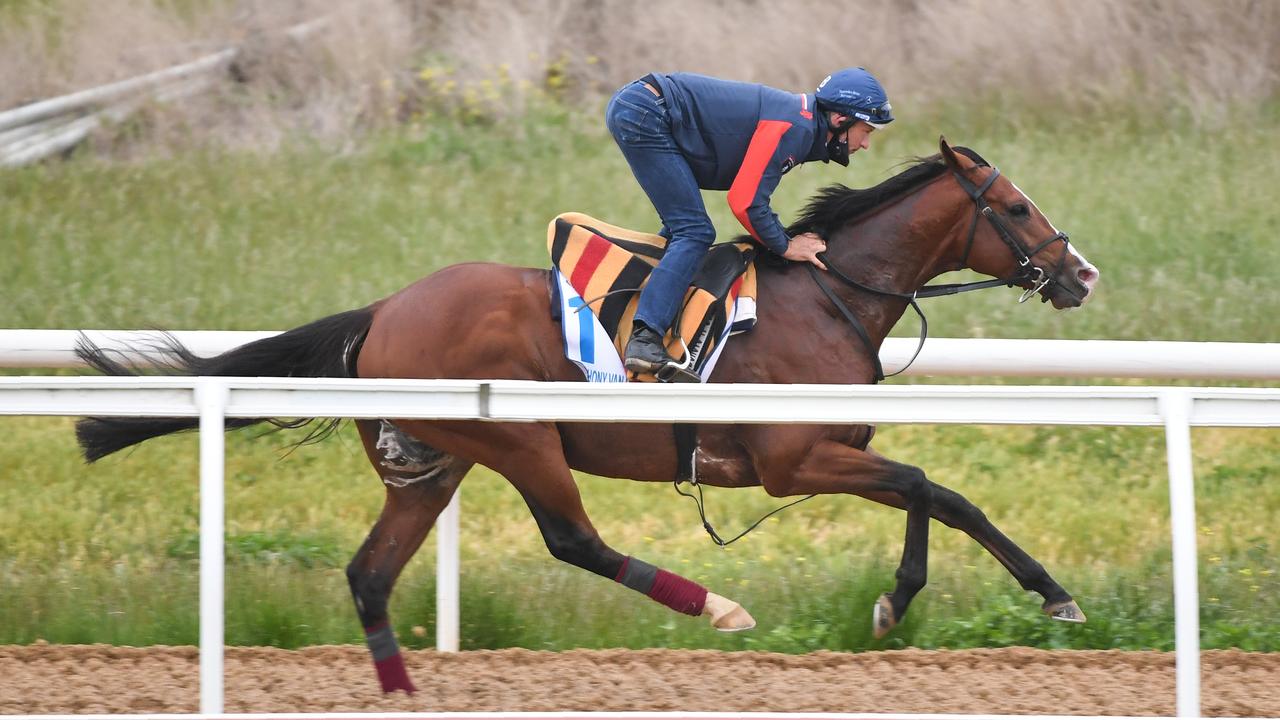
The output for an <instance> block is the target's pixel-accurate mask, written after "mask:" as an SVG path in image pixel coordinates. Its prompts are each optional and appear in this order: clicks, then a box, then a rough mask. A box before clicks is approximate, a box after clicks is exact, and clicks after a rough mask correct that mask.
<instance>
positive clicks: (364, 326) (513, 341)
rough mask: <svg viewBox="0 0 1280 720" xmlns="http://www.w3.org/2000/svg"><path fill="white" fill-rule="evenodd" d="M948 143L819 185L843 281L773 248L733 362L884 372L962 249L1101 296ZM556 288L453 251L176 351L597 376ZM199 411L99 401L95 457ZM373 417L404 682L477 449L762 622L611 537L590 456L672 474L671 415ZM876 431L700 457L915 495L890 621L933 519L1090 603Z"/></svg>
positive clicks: (871, 375) (1072, 616)
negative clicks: (849, 180)
mask: <svg viewBox="0 0 1280 720" xmlns="http://www.w3.org/2000/svg"><path fill="white" fill-rule="evenodd" d="M939 149H940V152H939V154H938V155H935V156H932V157H929V158H925V159H923V160H920V161H918V162H917V163H916V164H914V165H913V166H911V167H910V168H908V169H907V170H905V171H903V172H902V173H900V174H898V175H896V176H894V177H892V178H890V179H888V180H886V181H884V182H883V183H881V184H880V185H877V186H875V187H873V188H870V189H866V190H851V189H849V188H846V187H843V186H832V187H829V188H826V189H825V190H823V191H822V192H821V193H820V194H819V195H818V196H817V197H816V198H815V199H813V200H812V201H811V203H810V204H809V206H808V207H807V208H806V209H805V211H804V213H803V215H802V217H801V218H800V220H799V221H798V222H797V223H796V224H795V225H793V226H792V227H791V228H790V232H791V234H793V235H794V234H797V233H799V232H805V231H814V232H818V233H819V234H821V235H822V236H823V237H825V238H826V239H827V241H828V245H827V248H828V249H827V251H826V254H825V256H824V258H825V262H826V265H827V266H828V268H829V274H828V277H834V279H835V281H834V282H826V281H822V280H821V279H820V277H821V274H820V273H818V272H816V271H814V272H813V273H812V275H813V276H812V277H811V272H810V271H809V270H808V269H807V266H804V267H802V266H797V265H788V264H783V263H774V264H765V263H762V264H761V265H760V267H759V271H758V277H757V283H758V288H759V290H758V296H759V299H760V303H759V309H758V323H757V326H756V328H755V330H754V331H752V332H750V333H747V334H745V335H740V336H738V337H737V338H736V339H735V340H734V341H733V342H731V343H729V346H728V347H727V349H726V350H725V352H724V354H723V356H722V357H721V358H720V360H719V364H718V366H717V369H716V374H715V377H714V380H715V381H716V382H727V383H834V384H848V383H871V382H875V381H877V380H879V379H880V375H881V372H880V367H879V361H878V360H877V358H876V351H877V350H878V349H879V347H880V344H881V342H882V341H883V340H884V337H885V336H886V335H887V334H888V332H889V330H890V328H892V327H893V325H894V323H896V322H897V321H898V319H899V318H900V317H901V316H902V314H903V312H904V311H905V310H906V308H907V306H908V304H909V303H912V302H914V297H913V295H914V293H916V291H917V290H919V289H920V288H922V286H924V285H925V283H926V282H928V281H929V280H930V279H931V278H934V277H936V276H938V275H940V274H942V273H944V272H948V271H951V270H958V269H963V268H970V269H972V270H975V271H977V272H979V273H982V274H985V275H989V276H992V277H994V278H997V280H990V281H984V282H983V283H979V284H980V285H984V286H991V285H997V284H1007V285H1011V286H1012V285H1017V286H1021V287H1023V288H1024V290H1025V292H1024V294H1023V299H1024V300H1025V299H1027V298H1028V297H1030V296H1032V295H1033V294H1039V295H1040V296H1041V297H1042V299H1043V300H1044V301H1047V302H1051V303H1052V304H1053V306H1054V307H1055V308H1059V309H1062V308H1068V307H1076V306H1079V305H1081V304H1082V303H1084V301H1085V300H1086V299H1088V297H1089V295H1090V293H1091V292H1092V290H1093V287H1094V285H1095V283H1096V282H1097V280H1098V271H1097V269H1096V268H1095V267H1094V266H1093V265H1091V264H1089V262H1088V261H1086V260H1085V259H1084V257H1083V256H1082V255H1080V254H1079V253H1077V252H1076V251H1075V250H1074V249H1073V248H1072V247H1071V246H1070V244H1069V242H1068V240H1067V236H1066V235H1064V234H1063V233H1060V232H1058V231H1057V230H1056V229H1055V228H1054V227H1053V226H1052V224H1051V223H1050V222H1049V221H1048V220H1047V219H1046V218H1045V217H1044V215H1043V214H1041V212H1040V210H1039V209H1038V208H1037V207H1036V206H1035V204H1034V203H1032V202H1031V200H1030V199H1029V198H1027V196H1026V195H1024V194H1023V193H1022V191H1020V190H1019V189H1018V188H1017V187H1016V186H1015V185H1014V184H1013V183H1012V182H1010V181H1009V180H1008V179H1007V178H1005V177H1003V176H1001V175H1000V174H999V172H998V171H997V170H996V169H995V168H993V167H991V166H989V165H988V164H987V163H986V162H985V161H983V160H982V158H981V157H979V156H978V155H977V154H976V153H974V152H972V151H970V150H966V149H964V148H959V147H957V148H952V147H951V146H950V145H948V144H947V141H946V139H945V138H943V139H940V142H939ZM855 278H856V279H855ZM946 287H949V288H950V289H954V286H946ZM548 288H549V286H548V271H546V270H540V269H530V268H516V267H509V266H504V265H497V264H488V263H470V264H463V265H455V266H451V267H448V268H445V269H443V270H440V271H439V272H436V273H434V274H432V275H430V276H429V277H426V278H423V279H421V280H419V281H417V282H415V283H414V284H412V285H410V286H408V287H407V288H405V289H403V290H401V291H400V292H398V293H396V294H394V295H391V296H390V297H387V298H385V299H383V300H380V301H378V302H375V303H374V304H372V305H369V306H368V307H365V308H361V309H358V310H351V311H347V312H344V313H340V314H338V315H334V316H331V317H328V318H325V319H322V320H318V321H315V322H313V323H311V324H309V325H305V326H302V327H299V328H296V329H293V330H290V331H288V332H285V333H283V334H281V335H278V336H275V337H272V338H269V339H265V340H260V341H257V342H253V343H249V344H247V345H244V346H241V347H238V348H235V349H233V350H230V351H228V352H226V353H224V354H222V355H218V356H216V357H211V358H201V357H196V356H195V355H193V354H192V353H190V352H189V351H187V350H186V349H185V348H183V347H182V346H181V345H178V344H176V342H175V343H174V345H173V346H172V347H169V348H168V349H167V352H168V357H169V359H170V362H171V364H172V366H173V369H175V370H177V371H179V372H183V373H187V374H195V375H224V376H299V377H362V378H475V379H483V378H510V379H519V380H541V381H551V380H560V381H568V380H578V381H581V380H582V379H583V376H582V372H581V371H580V370H579V369H578V368H577V367H576V366H575V365H573V364H572V363H571V362H570V361H569V360H567V359H565V356H564V351H563V342H562V337H561V332H560V327H559V324H558V322H556V321H554V320H553V319H552V313H551V306H550V302H551V301H550V298H549V289H548ZM921 294H922V295H923V294H925V293H921ZM80 355H81V357H82V358H84V359H85V360H86V361H88V362H89V363H90V364H91V365H93V366H94V367H96V368H98V369H99V370H101V371H104V372H107V373H110V374H130V373H132V372H133V370H131V369H130V368H128V367H124V366H122V365H121V364H119V363H118V362H116V361H114V360H113V359H111V357H110V356H109V354H108V353H106V352H104V351H102V350H100V349H98V348H96V347H94V346H92V345H90V344H88V343H87V342H85V343H83V344H82V346H81V348H80ZM255 422H260V421H259V420H250V419H245V420H231V421H230V422H229V423H228V425H229V426H230V427H240V426H244V425H249V424H253V423H255ZM196 424H197V423H196V421H195V420H194V419H190V418H124V419H109V418H86V419H84V420H81V421H80V423H79V424H78V426H77V435H78V437H79V440H80V443H81V446H82V448H83V450H84V453H85V456H86V458H87V459H88V460H90V461H93V460H96V459H97V458H99V457H102V456H104V455H107V454H109V453H112V452H115V451H116V450H119V449H121V448H124V447H128V446H130V445H133V444H135V443H138V442H141V441H143V440H146V439H148V438H151V437H155V436H158V435H164V434H167V433H171V432H176V431H179V430H189V429H192V428H194V427H195V426H196ZM281 424H286V423H281ZM356 426H357V428H358V429H359V432H360V437H361V439H362V441H363V444H364V448H365V452H366V453H367V454H368V456H369V459H370V461H371V462H372V464H373V467H374V469H375V470H376V471H377V472H378V474H379V476H380V477H381V478H382V481H383V483H384V484H385V485H386V503H385V505H384V507H383V509H382V514H381V516H380V517H379V518H378V521H377V523H376V524H375V525H374V526H373V529H372V530H371V531H370V533H369V536H368V538H367V539H366V540H365V541H364V544H363V545H362V546H361V547H360V550H359V552H357V553H356V555H355V558H354V559H353V560H352V561H351V564H350V566H348V568H347V577H348V579H349V581H350V585H351V592H352V595H353V596H354V598H355V605H356V610H357V612H358V614H359V617H360V621H361V623H362V624H363V626H364V628H365V632H366V639H367V641H368V645H369V649H370V651H371V653H372V655H373V659H374V663H375V666H376V668H377V671H378V677H379V679H380V681H381V683H382V688H383V690H384V691H385V692H392V691H394V690H405V691H406V692H413V691H414V686H413V684H412V682H411V681H410V680H409V678H408V676H407V674H406V672H405V668H404V663H403V660H402V657H401V654H400V651H399V646H398V645H397V643H396V639H395V635H394V633H393V631H392V630H391V628H390V625H389V623H388V616H387V601H388V598H389V597H390V594H391V590H392V587H393V586H394V584H395V581H396V578H397V577H398V576H399V574H400V571H401V569H402V568H403V567H404V566H405V563H407V562H408V561H409V558H411V557H412V556H413V554H414V553H415V552H416V551H417V549H418V547H419V546H420V545H421V544H422V541H423V540H424V539H425V538H426V536H427V533H428V531H430V529H431V527H432V525H433V524H434V523H435V520H436V517H437V515H438V514H439V513H440V512H441V511H442V510H443V509H444V507H445V505H446V504H448V502H449V499H450V498H451V497H452V496H453V493H454V491H455V490H456V489H457V487H458V484H459V483H460V482H461V481H462V478H463V476H464V475H466V473H467V471H468V469H470V468H471V466H472V465H474V464H475V463H480V464H482V465H485V466H487V467H490V468H492V469H493V470H495V471H496V472H498V473H500V474H501V475H503V476H504V477H506V478H507V480H509V481H510V482H511V484H512V485H514V486H515V487H516V489H517V490H519V492H520V493H521V495H522V496H523V497H524V499H525V502H526V503H527V504H528V506H529V510H530V511H531V512H532V513H533V516H534V518H535V519H536V521H537V523H538V527H539V529H540V530H541V532H542V536H543V538H544V540H545V541H546V544H547V548H548V550H550V552H551V554H552V555H553V556H554V557H556V558H557V559H559V560H563V561H565V562H567V563H570V564H572V565H575V566H577V567H580V568H584V569H586V570H590V571H591V572H594V573H597V574H599V575H603V576H604V577H606V578H609V579H612V580H615V581H617V582H619V583H621V584H623V585H625V586H627V587H629V588H631V589H633V590H637V591H639V592H642V593H645V594H647V595H648V596H649V597H651V598H653V599H654V600H656V601H658V602H661V603H663V604H665V605H667V606H668V607H670V608H672V609H674V610H677V611H679V612H683V613H687V614H690V615H695V616H696V615H707V616H709V617H710V618H711V622H712V624H713V625H714V626H715V627H716V628H718V629H722V630H735V629H746V628H749V627H752V626H753V625H754V620H752V618H751V616H750V615H749V614H748V613H747V612H746V611H745V610H744V609H743V608H742V607H741V606H739V605H737V604H736V603H734V602H732V601H731V600H728V599H727V598H724V597H721V596H719V595H716V594H715V593H710V592H708V591H707V589H706V588H703V587H701V586H700V585H698V584H696V583H693V582H691V581H689V580H687V579H685V578H683V577H681V576H679V575H676V574H674V573H670V572H668V571H666V570H663V569H661V568H657V567H654V566H653V565H650V564H648V563H646V562H644V561H643V560H640V559H638V558H634V557H630V556H627V555H624V554H622V553H620V552H618V551H616V550H614V549H613V548H611V547H609V546H608V545H606V544H605V542H604V540H602V539H601V538H600V536H599V535H598V534H597V533H596V531H595V529H594V528H593V527H592V525H591V521H590V520H589V519H588V518H587V514H586V512H585V511H584V510H583V507H582V502H581V498H580V497H579V494H578V488H577V486H576V485H575V483H574V479H573V476H572V474H571V473H570V469H577V470H581V471H584V472H587V473H592V474H595V475H603V476H609V477H618V478H629V479H633V480H643V481H661V482H666V481H670V480H671V479H672V478H673V477H674V476H675V473H676V468H677V457H676V443H675V440H674V439H673V432H672V427H671V426H670V425H657V424H603V423H602V424H592V423H581V422H579V423H570V422H559V423H557V422H542V423H535V424H530V423H520V424H509V423H484V422H469V421H422V420H395V421H394V423H392V422H390V421H373V420H357V421H356ZM872 434H873V427H871V426H867V425H853V426H849V425H789V424H779V425H753V424H742V425H703V426H700V427H698V428H697V437H698V441H697V446H696V451H695V454H694V462H695V466H696V474H697V477H698V479H699V481H700V482H702V483H705V484H708V485H714V486H720V487H749V486H763V487H764V489H765V490H766V491H767V492H768V493H769V494H770V495H773V496H778V497H784V496H793V495H802V494H811V493H817V494H826V493H850V494H853V495H859V496H861V497H865V498H867V499H869V500H874V501H876V502H879V503H883V504H885V505H890V506H893V507H896V508H900V509H903V510H905V511H906V514H907V521H906V526H907V527H906V540H905V544H904V548H903V553H902V561H901V564H900V565H899V567H898V569H897V573H896V583H895V587H894V588H893V590H892V592H889V593H886V594H885V595H883V596H882V597H881V598H880V600H879V601H878V602H877V603H876V605H875V607H874V608H873V623H874V627H875V632H876V635H877V637H879V636H883V635H884V634H885V633H886V632H888V631H889V630H890V629H892V628H893V627H894V626H895V625H896V624H897V623H898V622H899V621H900V620H901V619H902V617H903V615H904V614H905V613H906V611H907V606H908V605H909V604H910V602H911V600H912V598H913V597H914V596H915V595H916V593H917V592H919V591H920V589H921V588H922V587H924V584H925V576H926V567H927V554H928V540H929V520H930V518H933V519H936V520H939V521H941V522H942V523H945V524H946V525H949V526H951V527H953V528H957V529H959V530H961V531H963V532H965V533H967V534H968V535H969V536H971V537H972V538H973V539H974V540H976V541H977V542H978V543H980V544H981V545H982V546H983V547H984V548H986V549H987V550H988V551H989V552H990V553H991V554H992V555H993V556H994V557H995V558H996V559H997V560H999V561H1000V563H1001V564H1003V565H1004V566H1005V568H1006V569H1008V571H1009V572H1010V573H1011V574H1012V575H1013V577H1014V578H1015V579H1017V581H1018V582H1019V583H1020V584H1021V585H1022V587H1023V588H1025V589H1027V590H1034V591H1035V592H1037V593H1039V594H1040V595H1041V596H1043V598H1044V604H1043V606H1042V608H1043V610H1044V612H1046V613H1047V614H1049V615H1050V616H1051V617H1053V618H1055V619H1059V620H1066V621H1070V622H1084V620H1085V617H1084V614H1083V613H1082V612H1081V611H1080V608H1079V607H1078V606H1077V605H1076V603H1075V602H1074V600H1073V599H1072V597H1071V595H1070V594H1069V593H1067V591H1066V590H1064V589H1063V588H1062V587H1061V586H1060V585H1058V583H1057V582H1055V581H1054V580H1053V578H1051V577H1050V576H1049V573H1048V572H1046V571H1045V569H1044V568H1043V567H1042V566H1041V565H1040V563H1038V562H1036V561H1035V560H1034V559H1033V558H1031V556H1029V555H1028V554H1027V553H1026V552H1024V551H1023V550H1022V549H1021V548H1019V547H1018V546H1017V545H1015V544H1014V543H1013V541H1011V540H1010V539H1009V538H1007V537H1005V535H1004V534H1002V533H1001V532H1000V531H999V530H998V529H996V527H995V526H994V525H993V524H992V523H991V522H990V521H989V520H988V519H987V518H986V516H985V515H984V514H983V513H982V512H981V511H980V510H978V508H976V507H975V506H974V505H973V504H971V503H970V502H969V501H968V500H966V499H965V498H964V497H962V496H960V495H959V494H958V493H956V492H953V491H952V490H949V489H947V488H945V487H942V486H941V485H938V484H936V483H933V482H931V481H930V480H929V479H928V478H927V477H926V476H925V473H924V471H923V470H921V469H920V468H916V467H912V466H910V465H905V464H902V463H898V462H894V461H893V460H889V459H887V458H885V457H883V456H881V455H878V454H876V453H875V452H873V451H872V450H871V449H870V448H869V447H868V443H869V442H870V440H871V437H872Z"/></svg>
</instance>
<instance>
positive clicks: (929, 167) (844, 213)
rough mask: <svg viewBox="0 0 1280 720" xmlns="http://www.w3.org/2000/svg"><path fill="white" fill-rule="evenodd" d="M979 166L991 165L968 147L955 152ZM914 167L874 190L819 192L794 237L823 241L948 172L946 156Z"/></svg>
mask: <svg viewBox="0 0 1280 720" xmlns="http://www.w3.org/2000/svg"><path fill="white" fill-rule="evenodd" d="M952 149H953V150H955V151H956V152H957V153H960V154H961V155H964V156H965V157H967V158H969V159H970V160H972V161H974V162H975V163H977V164H978V165H979V166H982V167H987V166H988V163H987V161H986V160H983V159H982V156H980V155H978V153H976V152H974V151H972V150H970V149H969V148H966V147H960V146H956V147H954V148H952ZM909 162H913V164H912V165H911V167H909V168H907V169H906V170H903V171H902V172H900V173H898V174H897V175H894V176H893V177H891V178H889V179H888V180H885V181H884V182H882V183H880V184H879V185H876V186H874V187H870V188H865V189H854V188H850V187H847V186H845V185H840V184H836V185H828V186H826V187H824V188H822V189H821V190H819V191H818V194H817V195H814V196H813V197H812V198H810V200H809V204H808V205H805V207H804V210H802V211H800V217H799V218H798V219H796V221H795V222H794V223H792V224H791V226H790V227H788V228H787V234H788V235H791V236H792V237H794V236H796V235H799V234H801V233H806V232H815V233H818V234H819V235H822V236H823V237H826V236H827V235H828V234H829V233H831V232H832V231H834V230H835V229H836V228H839V227H841V226H843V225H846V224H848V223H849V222H851V221H853V220H855V219H857V218H858V217H860V216H862V215H865V214H866V213H868V212H870V211H872V210H874V209H875V208H878V207H880V206H881V205H884V204H885V203H889V202H892V201H894V200H897V199H898V198H900V197H902V196H903V195H906V194H907V193H910V192H912V191H914V190H916V189H918V188H920V187H921V186H923V185H925V184H926V183H928V182H929V181H931V180H933V179H934V178H936V177H938V176H939V175H941V174H942V173H944V172H946V171H947V164H946V163H945V162H943V160H942V155H940V154H935V155H930V156H929V157H924V158H913V159H912V161H909Z"/></svg>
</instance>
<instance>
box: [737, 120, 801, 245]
mask: <svg viewBox="0 0 1280 720" xmlns="http://www.w3.org/2000/svg"><path fill="white" fill-rule="evenodd" d="M790 128H791V123H789V122H787V121H786V120H761V121H760V124H758V125H756V132H755V134H754V135H752V136H751V144H750V145H748V146H747V155H746V157H745V158H743V159H742V167H740V168H738V175H737V176H736V177H734V179H733V185H732V186H730V187H729V209H730V210H732V211H733V216H734V217H736V218H738V222H740V223H742V227H744V228H746V229H747V232H749V233H751V237H753V238H755V239H756V242H761V243H762V242H764V241H763V240H761V239H760V233H759V232H757V231H756V229H755V228H754V227H752V226H751V218H750V217H749V216H748V215H747V211H748V210H749V209H750V208H751V205H752V203H754V202H755V199H756V190H757V189H758V188H759V187H760V178H761V177H762V176H763V175H764V171H765V169H766V168H768V167H769V161H770V160H772V159H773V153H774V151H775V150H777V149H778V142H779V141H781V140H782V136H783V134H785V133H786V132H787V130H789V129H790Z"/></svg>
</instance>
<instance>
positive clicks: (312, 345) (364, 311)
mask: <svg viewBox="0 0 1280 720" xmlns="http://www.w3.org/2000/svg"><path fill="white" fill-rule="evenodd" d="M372 323H373V306H370V307H366V308H361V309H359V310H349V311H347V312H344V313H338V314H337V315H331V316H329V317H327V318H323V319H320V320H317V321H315V322H313V323H310V324H308V325H303V326H302V327H298V328H294V329H293V330H290V331H288V332H285V333H282V334H280V335H276V336H275V337H270V338H266V339H264V340H257V341H255V342H251V343H248V344H246V345H241V346H240V347H237V348H234V349H232V350H228V351H227V352H225V353H222V354H221V355H217V356H214V357H208V358H203V357H199V356H197V355H195V354H193V353H192V352H191V351H190V350H188V349H187V348H186V347H184V346H183V345H182V343H180V342H178V340H177V339H176V338H174V337H172V336H167V337H166V338H165V340H164V341H163V342H162V343H161V344H159V345H157V346H153V347H149V348H145V350H146V351H147V352H148V354H150V355H152V356H154V357H156V358H157V359H158V361H157V365H158V366H160V367H161V369H162V370H163V371H164V372H166V373H168V374H171V375H221V376H238V377H355V376H356V358H357V357H358V356H359V354H360V347H361V345H363V344H364V339H365V336H366V335H367V334H368V333H369V327H370V325H372ZM112 354H113V351H111V350H103V349H102V348H99V347H97V346H96V345H94V344H93V343H92V342H90V341H89V339H88V338H86V337H84V336H81V338H80V340H79V342H77V343H76V355H77V356H78V357H79V358H80V359H81V360H83V361H84V362H85V363H87V364H88V365H89V366H90V367H92V368H94V369H95V370H98V371H100V372H103V373H105V374H107V375H137V374H138V373H137V371H136V370H134V369H133V368H131V367H129V366H128V365H126V364H124V363H123V362H120V361H119V360H117V359H115V358H113V357H112ZM313 420H314V418H312V419H302V420H297V421H283V420H274V419H269V420H268V419H254V418H228V419H227V428H228V429H232V428H239V427H245V426H247V425H253V424H256V423H260V422H270V423H272V424H274V425H277V426H278V427H300V426H302V425H306V424H308V423H310V422H312V421H313ZM339 422H340V421H339V420H327V421H325V422H324V423H323V424H322V425H321V426H320V427H318V428H315V429H313V430H312V431H311V432H310V433H309V434H308V435H307V436H306V437H305V438H303V439H302V440H301V441H299V443H298V444H302V443H306V442H314V441H317V440H321V439H323V438H325V437H327V436H328V435H329V434H330V433H332V432H333V431H334V430H335V429H336V428H337V425H338V423H339ZM198 425H199V420H198V419H197V418H85V419H83V420H80V421H79V422H77V423H76V439H77V440H79V442H80V449H81V450H82V451H83V452H84V457H85V460H87V461H89V462H93V461H94V460H97V459H98V458H101V457H105V456H107V455H110V454H111V453H113V452H115V451H117V450H123V449H124V448H127V447H129V446H130V445H136V444H137V443H140V442H142V441H143V440H149V439H151V438H153V437H159V436H161V435H168V434H169V433H174V432H180V431H183V430H192V429H195V428H196V427H197V426H198Z"/></svg>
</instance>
